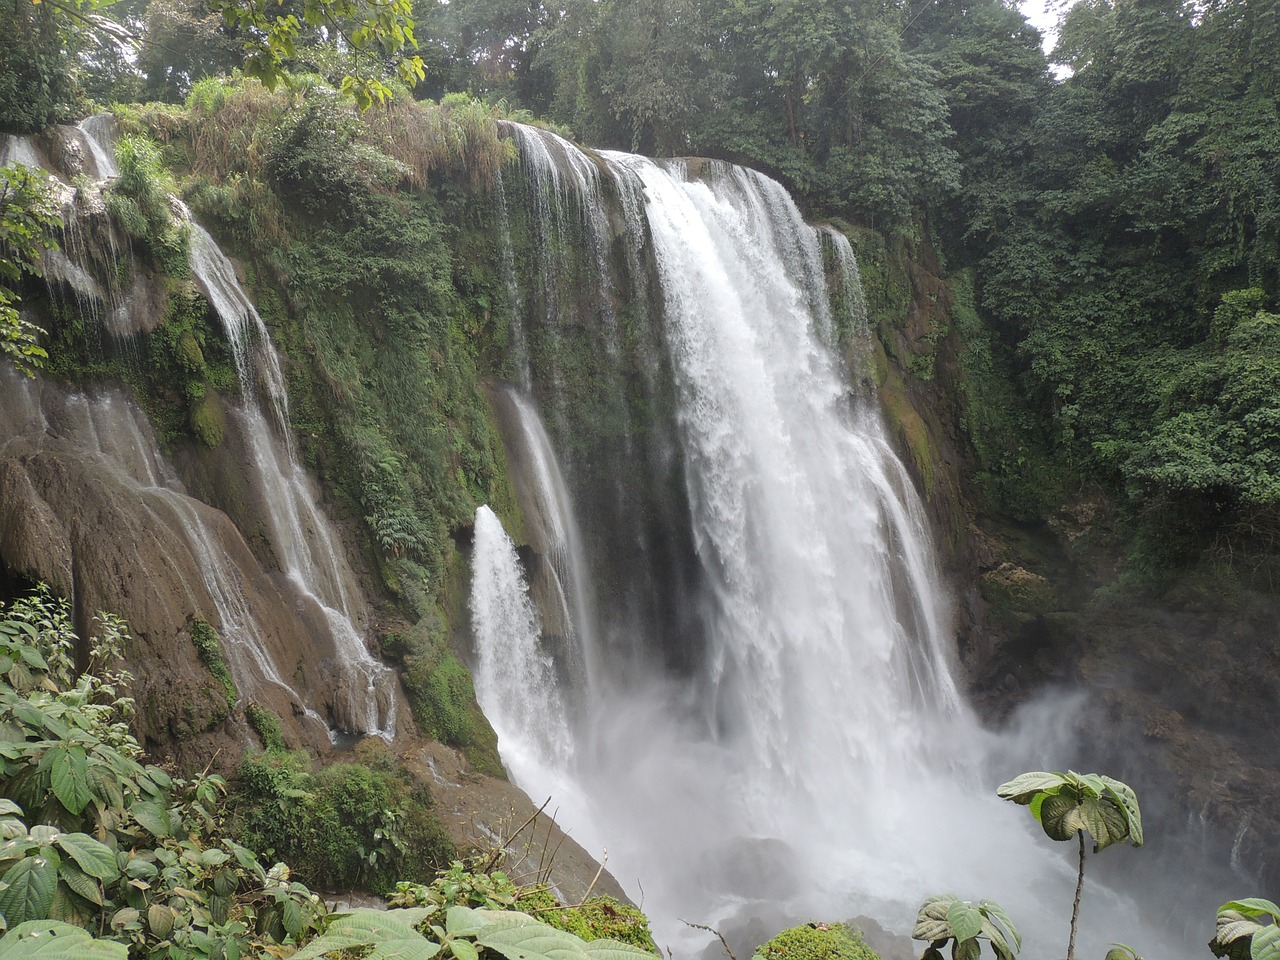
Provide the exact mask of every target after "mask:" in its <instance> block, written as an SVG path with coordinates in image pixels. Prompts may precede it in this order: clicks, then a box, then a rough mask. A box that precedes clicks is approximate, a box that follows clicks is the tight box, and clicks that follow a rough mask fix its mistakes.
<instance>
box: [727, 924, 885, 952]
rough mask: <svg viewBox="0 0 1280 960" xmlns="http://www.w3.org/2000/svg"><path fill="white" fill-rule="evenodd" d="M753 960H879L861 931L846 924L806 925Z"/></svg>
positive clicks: (762, 949) (784, 933) (779, 938)
mask: <svg viewBox="0 0 1280 960" xmlns="http://www.w3.org/2000/svg"><path fill="white" fill-rule="evenodd" d="M752 960H880V958H879V957H878V956H877V955H876V952H875V951H874V950H872V949H871V948H870V947H869V946H867V944H866V943H865V942H864V941H863V939H862V936H861V934H859V933H858V931H856V930H853V929H851V928H849V927H846V926H845V925H844V924H843V923H806V924H803V925H801V926H798V927H792V928H791V929H790V930H783V931H782V932H781V933H780V934H778V935H777V936H776V937H774V938H773V939H772V940H770V941H769V942H768V943H766V944H764V945H762V946H761V947H760V948H759V949H758V950H756V952H755V956H754V957H753V958H752Z"/></svg>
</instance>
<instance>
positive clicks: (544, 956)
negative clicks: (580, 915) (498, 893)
mask: <svg viewBox="0 0 1280 960" xmlns="http://www.w3.org/2000/svg"><path fill="white" fill-rule="evenodd" d="M476 943H477V944H479V945H480V946H482V947H488V948H489V949H490V950H493V951H495V952H497V953H500V954H502V955H503V956H504V957H506V958H507V960H582V958H583V957H585V956H586V952H585V951H584V949H583V947H584V944H583V942H582V940H580V939H579V938H578V937H575V936H574V935H573V934H571V933H566V932H565V931H563V930H557V929H555V928H554V927H550V926H548V925H547V924H545V923H540V922H539V921H537V920H534V919H533V918H532V917H528V916H525V915H524V914H519V913H510V914H508V913H506V912H503V913H498V914H493V915H492V922H490V923H487V924H485V926H484V929H482V930H481V931H480V933H479V935H478V936H477V937H476Z"/></svg>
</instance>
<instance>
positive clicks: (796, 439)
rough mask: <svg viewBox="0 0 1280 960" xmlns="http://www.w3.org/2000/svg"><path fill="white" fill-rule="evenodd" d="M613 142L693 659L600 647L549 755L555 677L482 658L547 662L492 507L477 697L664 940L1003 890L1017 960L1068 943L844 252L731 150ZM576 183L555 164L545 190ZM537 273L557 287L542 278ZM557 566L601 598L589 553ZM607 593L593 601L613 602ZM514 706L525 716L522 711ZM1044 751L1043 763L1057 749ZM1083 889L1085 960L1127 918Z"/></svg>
mask: <svg viewBox="0 0 1280 960" xmlns="http://www.w3.org/2000/svg"><path fill="white" fill-rule="evenodd" d="M514 135H515V136H516V138H517V140H518V143H519V146H520V148H521V152H522V155H523V156H524V157H525V158H526V159H525V166H526V169H529V170H533V171H534V172H536V168H537V164H538V163H543V164H547V163H550V160H549V159H547V157H548V156H549V151H548V150H547V148H546V146H545V140H546V139H547V138H548V137H550V136H551V135H549V134H546V133H545V132H542V131H532V130H527V129H519V130H515V131H514ZM528 141H536V142H537V143H542V144H543V146H542V147H540V148H539V147H535V146H531V145H530V143H529V142H528ZM561 144H563V141H561V142H560V143H558V144H556V146H557V147H559V149H561V150H563V149H565V147H564V146H562V145H561ZM569 149H572V148H569ZM544 154H545V155H546V156H544ZM600 156H601V157H602V159H603V163H604V164H605V165H606V167H607V170H608V173H609V175H610V176H612V177H614V178H616V180H617V181H618V183H619V189H618V191H617V192H618V193H619V195H621V196H623V197H626V196H628V195H630V196H633V197H634V196H636V195H637V193H636V191H635V189H634V188H635V185H636V184H637V183H638V184H639V186H640V188H641V190H642V193H643V197H644V202H643V205H641V204H637V203H632V204H625V203H624V204H623V208H624V215H625V216H626V218H627V220H628V222H627V224H626V230H627V233H628V236H629V238H628V240H627V243H628V244H629V245H634V244H635V243H636V242H637V238H644V237H646V236H647V237H648V238H650V242H651V243H652V255H653V258H654V261H655V262H656V266H657V271H656V277H657V284H656V286H658V287H660V291H661V292H660V295H661V297H662V300H663V307H664V315H665V323H664V336H665V340H666V349H667V351H668V354H669V357H670V360H671V364H672V369H673V371H674V376H675V381H676V384H675V386H676V394H677V405H678V410H677V421H678V431H679V445H680V449H681V451H682V457H683V461H684V466H685V475H686V480H687V487H688V497H689V502H690V515H689V517H688V523H689V524H690V526H691V528H692V534H693V542H694V544H695V547H696V551H697V554H698V557H699V560H700V562H701V565H702V571H703V575H704V582H705V584H706V586H705V589H704V593H705V597H704V601H705V602H704V608H705V609H704V612H703V622H704V629H703V643H704V645H705V655H704V657H703V659H702V661H701V664H700V666H698V667H697V669H695V670H694V671H693V673H692V675H689V676H677V675H672V673H671V672H670V671H665V670H663V669H662V668H661V666H660V665H659V664H658V663H657V660H658V659H659V658H657V657H654V658H653V659H654V661H655V662H654V664H653V665H652V666H651V668H650V669H649V670H648V671H647V672H646V671H641V672H639V673H637V671H635V670H634V669H631V668H628V669H627V670H626V671H614V670H611V661H610V657H609V654H608V651H605V650H596V651H592V652H591V653H590V654H589V657H590V658H591V659H592V661H593V664H594V666H593V669H592V670H591V671H589V673H588V683H589V684H590V686H591V688H592V689H591V690H590V696H589V697H588V698H587V702H588V704H589V708H588V714H587V716H586V717H585V718H584V719H583V720H582V721H581V722H579V723H575V724H572V725H571V727H570V734H571V738H572V743H571V747H572V749H570V750H559V749H558V750H555V751H549V750H547V749H545V745H543V744H540V743H539V742H535V741H534V740H532V739H531V738H532V737H534V736H535V733H534V732H535V731H542V730H545V729H547V727H548V725H551V724H553V722H554V720H555V718H556V717H558V716H563V710H564V700H565V692H564V691H562V690H559V689H556V688H554V687H552V686H548V685H547V683H546V677H548V676H554V673H553V672H548V671H547V670H545V669H543V668H542V667H539V670H540V672H539V674H538V676H539V678H540V679H538V680H537V681H536V682H534V681H531V680H529V679H528V673H527V671H525V670H523V669H522V670H514V671H508V672H505V673H504V672H502V671H498V670H495V669H493V668H492V666H486V665H491V664H493V663H495V662H496V661H498V660H499V659H501V658H502V657H504V656H508V657H513V658H517V660H518V661H519V662H521V663H538V664H541V663H543V661H542V660H539V659H538V657H539V656H545V654H539V653H538V650H539V648H538V647H537V645H536V643H535V640H536V636H534V633H535V632H536V629H537V628H536V625H532V624H530V622H529V619H528V617H527V616H525V614H526V613H528V600H527V598H526V599H524V601H523V602H524V604H525V606H524V607H521V608H520V609H521V610H523V611H524V613H521V614H520V615H518V616H516V617H515V618H514V620H513V619H511V617H510V616H509V615H504V614H502V613H501V610H503V609H511V608H512V606H513V605H515V606H516V607H519V604H518V603H517V599H516V598H517V597H523V596H524V591H525V590H526V589H527V588H526V586H525V585H524V583H523V582H522V581H521V580H520V579H519V576H518V574H519V567H518V566H516V565H515V563H516V557H515V554H514V551H513V549H512V548H511V547H510V544H509V541H507V539H506V536H505V534H504V533H503V531H502V530H501V528H500V526H498V524H497V521H496V518H495V517H493V515H492V514H490V513H489V512H488V511H487V509H484V510H482V511H481V515H480V516H478V517H477V523H476V545H475V561H474V562H475V576H476V581H477V588H476V591H475V593H473V597H472V609H473V612H474V620H475V629H476V641H477V645H478V657H479V661H480V664H481V668H480V669H479V670H478V673H477V678H476V679H477V689H478V692H479V695H480V697H481V700H482V703H483V704H484V705H485V707H486V710H492V711H494V712H493V713H491V714H490V715H491V716H494V717H495V726H496V727H497V728H498V732H499V735H500V740H499V747H500V750H501V752H502V755H503V757H504V760H505V761H506V762H507V764H508V766H509V768H510V769H511V771H512V773H513V776H514V778H515V780H516V782H517V783H519V784H520V785H521V786H522V787H524V788H525V789H526V791H527V792H528V793H529V794H530V795H531V796H537V797H544V796H547V795H548V794H551V795H553V797H554V801H555V803H557V804H558V805H559V807H560V810H561V813H560V816H559V818H558V819H559V820H560V822H561V823H562V825H564V826H565V827H566V828H568V829H570V830H571V831H572V833H573V835H574V837H575V838H576V839H577V840H578V841H579V842H580V843H582V844H583V845H584V846H586V847H587V849H588V850H590V851H592V852H593V853H595V854H596V855H600V854H601V853H602V852H603V851H605V850H607V851H608V857H609V859H608V865H609V868H610V870H611V871H612V872H613V873H614V875H615V876H616V877H617V878H618V880H619V881H620V882H621V883H622V884H623V885H624V887H626V888H627V889H628V891H629V893H631V895H632V896H633V897H634V898H635V899H636V900H637V901H638V902H639V901H642V902H643V904H644V906H645V908H646V910H647V911H648V912H649V914H650V916H651V917H652V918H653V919H654V921H655V926H656V929H657V933H658V937H659V941H660V942H661V943H665V944H666V945H668V946H670V947H672V948H673V949H674V951H675V953H676V955H677V956H690V955H694V954H696V953H697V952H699V951H701V950H703V949H707V939H706V936H705V935H704V934H703V933H701V932H698V931H695V930H693V929H692V928H690V927H688V926H686V925H684V924H682V923H681V922H680V921H679V920H678V919H677V918H681V917H682V918H686V919H688V920H692V921H696V922H699V923H705V924H711V925H713V926H716V927H719V928H720V929H721V930H722V932H725V933H726V934H727V935H728V936H729V938H730V941H731V942H732V943H734V944H735V946H736V947H738V948H739V949H747V950H749V949H750V948H751V947H753V946H754V945H755V944H758V943H759V942H760V940H762V939H764V938H766V937H767V936H769V935H771V934H772V933H773V932H776V930H778V929H780V928H781V927H782V926H785V925H788V923H791V922H796V921H799V920H807V919H843V918H847V917H850V916H854V915H856V914H864V915H869V916H871V917H873V918H875V919H876V920H878V921H880V922H882V923H883V924H885V925H886V926H888V927H890V928H891V929H894V930H898V931H905V930H909V927H910V924H911V922H912V920H913V919H914V916H915V908H916V907H917V906H918V905H919V903H920V901H921V900H923V899H924V897H925V896H927V895H929V894H932V893H940V892H947V891H952V892H955V893H957V894H959V895H961V896H962V897H965V898H967V899H973V900H978V899H981V898H990V899H994V900H996V901H998V902H1000V903H1001V904H1003V905H1004V906H1005V907H1006V908H1007V909H1008V910H1009V911H1010V913H1012V914H1013V915H1014V917H1015V918H1016V919H1017V920H1018V922H1019V924H1020V925H1021V926H1022V927H1023V928H1024V933H1026V934H1029V941H1030V945H1029V947H1028V952H1029V955H1035V954H1037V953H1043V954H1045V955H1050V953H1051V952H1054V951H1056V950H1058V949H1061V947H1060V946H1059V942H1061V943H1063V944H1065V941H1066V934H1065V928H1066V917H1067V912H1068V910H1067V909H1066V908H1068V907H1069V904H1070V899H1071V887H1072V883H1073V879H1074V878H1073V871H1072V869H1071V867H1070V866H1069V865H1068V864H1067V863H1066V862H1065V860H1064V859H1062V858H1060V857H1059V856H1058V855H1057V853H1058V851H1056V850H1053V849H1051V848H1052V846H1053V845H1052V844H1049V843H1047V842H1046V841H1045V840H1044V839H1043V837H1039V836H1037V835H1036V831H1034V830H1033V829H1031V828H1030V827H1029V825H1028V824H1027V823H1024V822H1023V819H1024V813H1025V812H1024V811H1020V810H1016V809H1014V808H1012V807H1011V806H1009V805H1007V804H1003V803H1001V802H1000V801H998V800H997V799H996V798H995V797H994V795H993V791H994V786H995V784H996V783H998V782H999V779H997V777H999V778H1000V779H1003V778H1005V777H1006V776H1009V775H1012V774H1014V773H1017V772H1020V770H1018V769H1016V768H1013V769H1005V768H1000V769H998V770H997V769H995V768H996V767H997V766H998V764H997V763H996V762H995V761H994V760H993V757H995V756H997V755H1000V756H1001V758H1002V759H1004V760H1005V762H1006V763H1007V762H1010V761H1008V759H1007V758H1008V757H1009V756H1016V755H1017V749H1016V747H1015V746H1014V745H1011V743H1010V742H1004V741H1000V740H999V738H996V737H993V736H992V735H990V734H986V733H984V732H983V731H982V730H981V729H980V727H979V726H978V724H977V723H976V721H975V719H974V717H973V716H972V714H971V712H970V710H969V708H968V706H967V704H966V702H965V700H964V698H963V696H962V695H961V694H960V692H959V690H958V689H957V686H956V683H955V681H954V679H953V670H952V665H951V662H950V660H951V656H952V654H951V644H952V641H951V633H950V624H949V622H948V617H947V613H946V610H947V603H948V601H947V598H946V597H944V596H943V595H942V592H941V588H940V586H939V580H938V573H937V570H936V565H935V560H934V557H933V551H932V546H931V544H930V538H929V533H928V529H927V524H926V522H925V519H924V514H923V510H922V508H921V505H920V503H919V500H918V497H917V496H916V494H915V492H914V489H913V487H912V484H911V481H910V479H909V477H908V475H907V474H906V471H905V470H904V468H903V467H902V465H901V463H900V462H899V461H898V459H897V458H896V456H895V455H894V453H893V451H892V449H891V447H890V445H889V443H888V442H887V439H886V437H885V435H884V430H883V427H882V426H881V421H880V416H879V413H878V411H877V410H876V409H874V407H873V406H872V405H871V404H870V403H869V402H867V401H865V400H862V399H860V398H859V396H858V395H857V393H856V392H855V391H852V390H851V389H850V386H849V383H848V381H847V378H846V376H845V374H844V371H843V369H842V365H841V362H840V360H839V359H837V357H836V356H835V354H834V351H833V350H832V348H831V343H832V322H833V313H832V310H831V298H832V296H833V295H834V296H836V297H841V296H843V297H844V298H846V300H845V302H844V303H843V304H842V308H843V309H844V310H845V311H846V313H847V314H851V315H852V316H854V318H855V319H856V318H857V317H858V316H859V314H860V313H861V315H862V316H865V306H864V305H863V304H862V303H861V297H860V285H858V283H857V277H856V262H854V261H853V257H852V252H851V251H849V250H848V245H847V242H846V243H845V244H844V245H843V249H841V248H840V244H839V243H838V241H837V242H836V245H837V250H836V258H837V261H838V263H839V264H842V265H843V266H842V269H843V271H844V275H843V277H842V280H843V282H842V283H841V284H839V286H840V288H841V289H837V290H836V291H829V290H828V286H827V282H826V279H825V275H824V272H823V262H822V245H821V235H820V233H819V231H817V230H815V229H814V228H812V227H809V226H808V225H806V224H805V223H804V222H803V220H802V219H801V217H800V215H799V213H798V212H797V210H796V208H795V206H794V204H793V203H792V202H791V200H790V198H789V197H788V196H787V194H786V193H785V191H784V190H783V189H782V188H781V187H780V186H779V185H778V184H776V183H775V182H773V181H771V180H769V179H767V178H765V177H762V176H760V175H758V174H755V173H752V172H750V171H747V170H743V169H741V168H736V167H730V166H727V165H706V164H704V165H703V168H702V169H701V170H700V172H699V176H698V177H696V178H691V177H689V176H687V174H686V170H685V168H684V167H683V165H681V164H680V163H677V162H670V163H666V164H659V163H656V162H654V161H650V160H646V159H644V158H640V157H636V156H631V155H627V154H620V153H603V154H601V155H600ZM531 157H532V158H533V160H530V159H529V158H531ZM539 158H541V159H539ZM535 161H536V162H535ZM579 167H580V163H576V164H573V165H571V166H570V167H569V168H568V169H570V170H576V169H579ZM566 176H567V175H566V174H564V173H559V174H557V176H555V177H552V176H551V174H550V173H547V174H545V181H546V182H545V183H544V184H543V185H542V191H543V194H544V196H546V197H547V198H548V203H549V204H554V201H555V198H556V197H557V196H560V195H561V194H562V193H563V191H564V190H565V186H564V184H565V180H566ZM584 180H586V178H584ZM585 187H586V189H588V190H590V191H592V196H593V197H594V196H595V194H596V192H598V186H597V185H596V184H595V182H594V181H590V180H586V182H585ZM543 215H544V216H548V215H549V214H548V212H546V211H544V213H543ZM842 239H843V238H842ZM540 269H541V270H542V271H543V272H544V279H543V281H542V282H547V281H546V280H545V276H546V274H547V273H549V272H550V271H551V268H549V267H546V266H543V267H541V268H540ZM850 273H851V274H852V275H850ZM853 332H854V335H855V336H857V334H858V331H857V330H854V331H853ZM621 468H622V469H625V465H623V466H622V467H621ZM544 499H545V500H546V502H548V503H554V502H559V501H557V500H556V498H555V497H554V496H553V495H552V493H551V492H550V491H548V492H547V493H546V494H545V495H544ZM566 509H569V508H568V507H567V506H566ZM499 559H501V561H502V563H501V569H502V571H503V576H502V577H501V578H499V577H497V576H496V575H495V573H494V570H495V569H496V568H497V566H498V560H499ZM482 575H483V577H484V580H483V583H484V588H483V590H482V589H481V587H480V584H481V578H482ZM565 576H567V578H569V579H570V580H577V581H579V584H580V586H579V587H577V588H576V589H582V590H584V591H586V592H587V593H588V594H589V593H590V592H591V589H592V588H591V583H592V571H591V570H590V569H587V568H583V567H581V566H578V567H575V568H574V569H571V570H569V571H568V572H567V573H566V574H565ZM595 603H596V604H597V605H598V606H599V607H600V608H601V610H602V611H603V610H604V609H606V608H607V606H608V603H609V599H608V598H607V597H603V596H601V597H596V598H595ZM504 616H506V617H507V619H503V617H504ZM517 621H518V624H517V623H516V622H517ZM499 623H502V624H505V626H501V627H500V626H497V624H499ZM531 631H532V632H531ZM517 637H518V638H519V639H518V640H517V639H516V638H517ZM659 639H660V638H656V637H648V638H641V643H642V645H644V644H646V643H647V644H648V645H649V646H650V647H652V648H654V649H656V648H657V647H658V646H659ZM542 694H545V696H544V697H543V699H541V700H540V701H539V699H538V698H539V696H540V695H542ZM515 703H518V704H519V705H520V706H519V715H520V716H521V717H523V718H524V720H522V721H521V722H520V723H516V722H509V721H511V718H510V717H509V716H508V712H509V711H510V709H511V706H510V705H511V704H515ZM537 736H542V734H537ZM1039 746H1040V747H1041V749H1042V750H1043V751H1044V755H1048V756H1049V758H1050V759H1049V760H1048V761H1047V762H1048V763H1051V762H1052V759H1051V757H1052V750H1053V749H1054V747H1053V745H1052V744H1050V743H1049V742H1048V741H1042V742H1041V744H1039ZM1044 755H1041V756H1040V762H1045V757H1044ZM1011 762H1013V763H1022V762H1026V761H1024V760H1023V759H1021V758H1019V759H1015V760H1013V761H1011ZM1090 897H1091V910H1092V913H1091V924H1090V929H1089V931H1088V934H1089V936H1090V937H1091V943H1090V946H1089V947H1088V949H1089V950H1093V951H1094V952H1097V953H1098V954H1099V955H1100V954H1101V951H1102V950H1104V949H1105V947H1099V945H1100V944H1105V943H1106V942H1107V940H1108V939H1111V938H1116V939H1123V938H1124V936H1131V935H1133V933H1134V930H1135V928H1138V921H1137V920H1136V918H1135V912H1134V910H1133V907H1132V905H1131V904H1128V903H1126V902H1125V901H1124V900H1123V899H1122V898H1120V897H1118V896H1116V895H1115V894H1114V893H1111V892H1110V891H1107V890H1101V889H1099V890H1095V891H1094V892H1092V893H1091V894H1090ZM1152 939H1154V938H1152ZM1145 942H1149V941H1145ZM718 951H719V946H718V945H715V946H714V947H711V948H710V949H709V952H708V953H707V956H712V955H718Z"/></svg>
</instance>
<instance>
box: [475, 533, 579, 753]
mask: <svg viewBox="0 0 1280 960" xmlns="http://www.w3.org/2000/svg"><path fill="white" fill-rule="evenodd" d="M471 566H472V587H471V619H472V623H473V626H474V630H475V635H476V638H477V644H476V650H477V655H478V657H477V663H476V677H475V679H476V693H477V695H478V696H479V698H480V706H481V707H482V708H483V709H484V712H485V716H487V717H488V718H489V722H490V723H492V724H493V728H494V731H495V732H496V733H497V734H498V741H499V743H500V744H501V745H502V750H503V758H504V760H505V761H506V762H507V763H508V764H509V765H510V766H511V767H512V769H513V770H539V769H567V768H568V766H569V763H570V760H571V758H572V755H573V743H572V739H571V737H570V733H569V727H568V723H567V720H566V717H567V713H566V711H565V708H564V702H563V699H562V697H561V693H560V687H559V684H558V681H557V678H556V669H555V665H554V664H553V663H552V661H551V658H550V657H549V656H548V655H547V654H546V653H545V652H544V651H543V649H542V626H541V624H540V622H539V619H538V613H537V611H536V610H535V609H534V606H533V601H532V600H530V599H529V588H528V585H527V584H526V583H525V579H524V573H523V571H522V569H521V566H520V558H519V557H518V556H517V555H516V548H515V544H513V543H512V542H511V538H510V537H508V536H507V533H506V531H505V530H504V529H503V528H502V521H501V520H499V519H498V517H497V516H496V515H495V514H494V512H493V511H492V510H490V509H489V508H488V507H480V509H479V510H477V511H476V533H475V547H474V554H473V556H472V564H471Z"/></svg>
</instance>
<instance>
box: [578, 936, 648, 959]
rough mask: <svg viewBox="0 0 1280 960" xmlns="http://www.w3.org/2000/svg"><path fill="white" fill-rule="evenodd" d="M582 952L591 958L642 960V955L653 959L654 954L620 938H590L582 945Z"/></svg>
mask: <svg viewBox="0 0 1280 960" xmlns="http://www.w3.org/2000/svg"><path fill="white" fill-rule="evenodd" d="M582 952H583V953H585V954H586V955H587V956H588V957H590V958H591V960H640V958H641V957H645V958H649V960H652V957H653V954H652V953H650V952H649V951H648V950H642V949H640V948H639V947H637V946H634V945H632V944H630V943H622V942H621V941H620V940H609V939H607V938H605V939H601V940H589V941H587V942H586V943H584V944H583V945H582Z"/></svg>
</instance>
